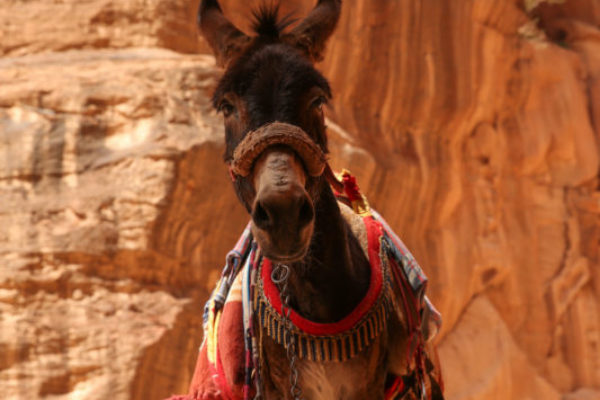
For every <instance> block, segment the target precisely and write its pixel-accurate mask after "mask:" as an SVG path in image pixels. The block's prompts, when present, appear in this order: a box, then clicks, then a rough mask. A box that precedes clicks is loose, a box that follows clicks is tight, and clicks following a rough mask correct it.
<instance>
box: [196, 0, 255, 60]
mask: <svg viewBox="0 0 600 400" xmlns="http://www.w3.org/2000/svg"><path fill="white" fill-rule="evenodd" d="M198 27H199V28H200V31H201V32H202V36H204V38H205V39H206V41H207V42H208V44H209V45H210V47H211V49H212V50H213V53H214V54H215V57H216V58H217V63H218V64H219V65H221V66H224V65H227V63H228V62H229V61H231V59H232V58H233V57H234V56H236V55H237V54H238V53H239V52H240V50H241V48H242V46H243V45H244V44H245V43H247V42H248V41H249V40H250V38H249V37H248V36H246V35H245V34H244V33H243V32H242V31H240V30H239V29H238V28H236V27H235V26H233V24H232V23H231V22H229V21H228V20H227V18H225V16H224V15H223V11H222V10H221V7H220V6H219V3H218V2H217V0H202V2H201V3H200V6H199V7H198Z"/></svg>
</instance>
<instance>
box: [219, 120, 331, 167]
mask: <svg viewBox="0 0 600 400" xmlns="http://www.w3.org/2000/svg"><path fill="white" fill-rule="evenodd" d="M273 145H285V146H289V147H291V148H292V149H294V151H295V152H296V153H297V154H298V155H299V156H300V158H301V159H302V161H304V166H305V167H306V170H307V171H308V174H309V175H310V176H314V177H317V176H321V175H322V174H323V171H324V170H325V166H326V165H327V159H326V158H325V154H324V153H323V150H321V148H320V147H319V146H318V145H317V144H316V143H315V142H314V141H313V140H312V139H311V138H310V136H308V135H307V134H306V132H304V131H303V130H302V129H300V128H299V127H297V126H295V125H290V124H286V123H284V122H272V123H269V124H266V125H263V126H261V127H260V128H258V129H256V130H254V131H251V132H249V133H248V134H247V135H246V137H245V138H244V139H243V140H242V141H241V142H240V144H238V146H237V147H236V149H235V151H234V152H233V161H232V162H231V166H230V168H231V172H233V173H234V174H236V175H239V176H244V177H245V176H248V175H250V172H251V171H252V167H253V165H254V161H256V159H257V158H258V157H259V156H260V154H261V153H262V152H263V151H265V149H266V148H267V147H270V146H273Z"/></svg>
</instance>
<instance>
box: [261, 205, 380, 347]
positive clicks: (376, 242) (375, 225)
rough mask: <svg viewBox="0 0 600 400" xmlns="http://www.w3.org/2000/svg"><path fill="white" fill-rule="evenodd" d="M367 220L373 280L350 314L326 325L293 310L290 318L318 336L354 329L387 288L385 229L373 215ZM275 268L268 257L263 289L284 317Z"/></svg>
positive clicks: (273, 305) (304, 330) (297, 324)
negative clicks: (383, 257) (383, 253)
mask: <svg viewBox="0 0 600 400" xmlns="http://www.w3.org/2000/svg"><path fill="white" fill-rule="evenodd" d="M363 222H364V224H365V228H366V230H367V242H368V256H369V263H370V264H371V281H370V283H369V289H368V291H367V294H366V295H365V297H364V298H363V299H362V300H361V302H360V303H359V304H358V306H356V308H355V309H354V310H353V311H352V312H351V313H350V314H348V315H347V316H346V317H344V318H342V320H340V321H338V322H334V323H327V324H324V323H319V322H313V321H310V320H308V319H306V318H304V317H302V316H300V315H299V314H298V313H297V312H295V311H294V310H291V313H290V319H291V321H292V323H293V324H294V325H295V326H296V327H297V328H298V329H299V330H301V331H303V332H304V333H307V334H309V335H314V336H320V335H338V334H340V333H344V332H346V331H348V330H350V329H352V328H354V327H355V326H356V325H357V324H358V323H359V322H360V321H361V320H362V319H363V317H364V316H365V315H366V314H367V313H368V312H369V310H371V308H372V307H373V306H374V305H375V303H376V302H377V301H378V299H379V298H380V296H381V292H382V288H383V287H384V285H383V271H382V265H381V237H382V235H383V229H382V227H381V225H380V224H379V222H378V221H376V220H374V219H373V218H372V217H370V216H369V217H364V218H363ZM271 269H272V264H271V261H270V260H269V259H267V258H265V259H264V260H263V264H262V268H261V279H262V283H263V290H264V294H265V296H266V298H267V299H268V301H269V303H270V304H271V306H272V307H273V308H274V309H275V310H276V311H277V313H278V314H279V315H280V316H282V314H281V299H280V296H279V289H278V288H277V286H275V284H274V283H273V282H272V281H271Z"/></svg>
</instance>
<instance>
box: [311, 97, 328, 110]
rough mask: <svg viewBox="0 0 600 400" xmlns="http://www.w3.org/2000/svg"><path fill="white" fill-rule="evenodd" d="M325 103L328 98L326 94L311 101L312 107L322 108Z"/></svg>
mask: <svg viewBox="0 0 600 400" xmlns="http://www.w3.org/2000/svg"><path fill="white" fill-rule="evenodd" d="M325 103H327V98H325V96H318V97H316V98H315V99H314V100H313V101H312V102H311V103H310V107H311V108H318V109H321V107H322V106H323V104H325Z"/></svg>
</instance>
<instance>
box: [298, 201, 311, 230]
mask: <svg viewBox="0 0 600 400" xmlns="http://www.w3.org/2000/svg"><path fill="white" fill-rule="evenodd" d="M314 215H315V212H314V210H313V206H312V204H311V202H310V200H309V199H308V198H306V197H305V198H304V199H303V202H302V205H301V206H300V213H299V214H298V224H299V226H300V227H301V228H302V227H304V226H306V225H308V224H309V223H310V222H311V221H312V220H313V217H314Z"/></svg>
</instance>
